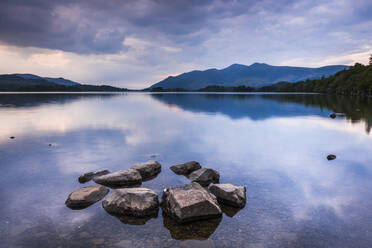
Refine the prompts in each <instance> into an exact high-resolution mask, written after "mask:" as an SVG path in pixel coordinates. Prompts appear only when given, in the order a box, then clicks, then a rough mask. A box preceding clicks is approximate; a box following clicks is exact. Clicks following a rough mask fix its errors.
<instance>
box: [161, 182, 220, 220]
mask: <svg viewBox="0 0 372 248" xmlns="http://www.w3.org/2000/svg"><path fill="white" fill-rule="evenodd" d="M162 207H163V210H164V212H166V213H167V214H168V215H169V216H170V217H172V218H174V219H175V220H176V221H177V222H179V223H186V222H190V221H196V220H203V219H211V218H216V217H220V216H221V214H222V211H221V209H220V207H219V206H218V203H217V199H216V198H215V197H214V196H213V195H212V194H210V193H209V192H208V191H207V190H206V189H204V188H203V187H202V186H201V185H200V184H198V183H195V182H193V183H191V184H186V185H184V186H176V187H169V188H166V189H164V192H163V203H162Z"/></svg>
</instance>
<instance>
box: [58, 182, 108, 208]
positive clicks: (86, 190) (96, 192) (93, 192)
mask: <svg viewBox="0 0 372 248" xmlns="http://www.w3.org/2000/svg"><path fill="white" fill-rule="evenodd" d="M108 192H109V189H108V188H106V187H104V186H100V185H96V186H88V187H83V188H80V189H78V190H75V191H74V192H72V193H71V194H70V195H69V196H68V197H67V200H66V202H65V204H66V206H67V207H69V208H72V209H82V208H86V207H88V206H90V205H92V204H93V203H96V202H98V201H100V200H101V199H102V198H103V197H105V195H107V193H108Z"/></svg>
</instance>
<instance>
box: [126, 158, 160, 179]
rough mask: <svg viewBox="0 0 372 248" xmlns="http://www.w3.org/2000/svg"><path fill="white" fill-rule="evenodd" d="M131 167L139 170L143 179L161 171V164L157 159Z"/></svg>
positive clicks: (152, 176)
mask: <svg viewBox="0 0 372 248" xmlns="http://www.w3.org/2000/svg"><path fill="white" fill-rule="evenodd" d="M131 169H134V170H137V171H138V172H139V173H140V174H141V176H142V180H147V179H151V178H154V177H155V176H156V175H157V174H159V173H160V171H161V164H160V163H159V162H157V161H155V160H150V161H147V162H145V163H140V164H135V165H133V166H132V167H131Z"/></svg>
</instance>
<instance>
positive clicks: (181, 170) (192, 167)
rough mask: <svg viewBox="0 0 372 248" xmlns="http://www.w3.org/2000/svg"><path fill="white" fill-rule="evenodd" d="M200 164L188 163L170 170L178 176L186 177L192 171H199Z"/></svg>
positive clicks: (172, 167) (174, 166)
mask: <svg viewBox="0 0 372 248" xmlns="http://www.w3.org/2000/svg"><path fill="white" fill-rule="evenodd" d="M200 168H201V166H200V164H199V163H198V162H196V161H190V162H187V163H184V164H176V165H173V166H171V167H170V169H171V170H172V171H173V172H174V173H176V174H178V175H188V174H190V173H191V172H193V171H196V170H199V169H200Z"/></svg>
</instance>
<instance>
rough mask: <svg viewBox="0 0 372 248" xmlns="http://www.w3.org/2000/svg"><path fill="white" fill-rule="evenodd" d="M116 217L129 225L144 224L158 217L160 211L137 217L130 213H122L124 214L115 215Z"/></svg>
mask: <svg viewBox="0 0 372 248" xmlns="http://www.w3.org/2000/svg"><path fill="white" fill-rule="evenodd" d="M114 217H116V218H118V219H119V220H120V221H121V222H122V223H124V224H127V225H135V226H142V225H145V224H146V222H147V221H149V220H151V219H156V218H158V213H156V214H154V215H149V216H146V217H136V216H129V215H122V216H115V215H114Z"/></svg>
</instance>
